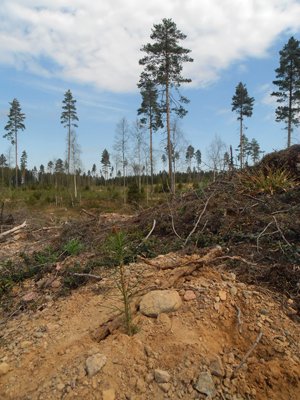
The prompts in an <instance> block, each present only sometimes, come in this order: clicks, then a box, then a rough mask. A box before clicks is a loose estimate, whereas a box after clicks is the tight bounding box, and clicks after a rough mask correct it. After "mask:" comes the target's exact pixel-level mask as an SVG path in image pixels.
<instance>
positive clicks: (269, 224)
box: [256, 221, 273, 251]
mask: <svg viewBox="0 0 300 400" xmlns="http://www.w3.org/2000/svg"><path fill="white" fill-rule="evenodd" d="M272 224H273V221H271V222H269V223H268V225H267V226H265V228H264V229H263V230H262V231H261V232H260V234H259V235H258V236H257V239H256V249H257V251H259V239H260V238H261V237H262V236H263V234H264V233H265V232H266V230H267V229H268V228H269V226H271V225H272Z"/></svg>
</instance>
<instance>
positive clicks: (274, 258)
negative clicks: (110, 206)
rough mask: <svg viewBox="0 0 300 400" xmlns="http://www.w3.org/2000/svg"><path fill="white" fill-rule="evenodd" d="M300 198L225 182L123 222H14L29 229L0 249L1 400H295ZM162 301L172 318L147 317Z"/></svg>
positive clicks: (299, 384) (91, 213) (299, 352)
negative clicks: (129, 328)
mask: <svg viewBox="0 0 300 400" xmlns="http://www.w3.org/2000/svg"><path fill="white" fill-rule="evenodd" d="M299 198H300V187H299V185H297V184H295V185H294V186H293V187H292V188H289V189H288V190H285V191H279V192H278V193H274V194H266V193H252V192H245V191H244V190H242V188H241V186H240V184H239V182H238V181H237V180H234V179H231V180H226V181H220V182H216V183H214V184H211V185H209V186H208V187H207V188H206V189H205V190H201V191H198V192H192V193H188V194H184V195H181V196H178V197H176V198H174V199H173V200H169V201H167V202H166V203H164V204H161V205H159V206H157V207H155V208H152V209H147V210H142V211H139V212H137V213H136V214H134V215H118V214H103V213H101V214H98V213H97V211H96V210H88V211H87V212H86V210H85V211H83V212H82V213H81V215H80V216H77V217H74V215H72V216H71V217H70V215H68V216H66V217H64V218H62V216H60V217H59V218H58V217H55V216H53V214H50V213H49V214H48V215H45V214H42V213H41V214H39V213H38V212H36V213H35V214H34V215H32V214H31V215H26V212H25V211H24V210H19V211H16V212H15V213H14V214H13V219H14V222H13V223H12V227H13V226H17V225H20V224H21V223H22V222H23V221H24V220H25V219H26V220H27V225H26V227H24V228H22V229H20V230H19V231H17V232H14V233H12V234H11V235H8V236H5V237H4V238H2V239H1V237H0V240H1V243H0V246H1V247H0V263H1V264H0V277H1V285H2V286H1V290H2V292H1V295H2V299H1V309H0V312H1V315H0V318H1V320H0V328H1V330H0V346H1V347H0V399H1V400H2V399H3V400H6V399H9V400H29V399H30V400H35V399H45V400H47V399H49V400H50V399H51V400H52V399H54V400H55V399H86V400H90V399H99V400H101V399H103V400H111V399H116V400H123V399H124V400H126V399H127V400H129V399H130V400H134V399H135V400H137V399H149V400H150V399H209V398H211V399H220V400H223V399H228V400H242V399H251V400H254V399H268V400H278V399H282V400H294V399H296V398H299V396H300V330H299V321H300V315H299V309H300V307H299V306H300V296H299V294H300V265H299V255H300V247H299V246H300V206H299ZM120 232H124V233H125V241H126V245H125V246H124V248H123V251H124V261H125V262H126V263H127V265H126V266H125V276H126V280H127V284H128V287H129V288H132V291H131V292H132V293H133V292H134V295H133V298H132V313H133V324H134V327H135V331H136V332H135V334H134V335H133V336H128V335H126V334H125V331H124V326H123V324H120V323H119V322H120V316H119V315H120V308H122V301H121V296H120V293H119V291H118V286H119V276H118V274H117V272H118V266H117V265H118V262H117V261H118V260H117V258H116V253H117V250H118V249H117V248H116V245H115V242H114V237H115V236H116V235H118V234H119V233H120ZM78 274H79V275H78ZM80 274H81V275H80ZM84 274H86V275H84ZM161 291H164V292H165V294H166V295H168V296H170V299H171V302H172V300H174V296H175V299H177V300H176V301H175V303H176V307H175V306H174V304H173V303H172V304H173V306H174V307H173V309H172V307H171V308H169V309H168V310H167V309H166V308H165V309H164V305H163V304H162V301H159V302H158V303H159V304H158V306H159V307H162V308H161V311H159V312H157V315H152V316H151V315H150V316H149V315H147V312H145V310H143V307H142V303H143V302H145V301H146V298H145V297H146V296H147V295H148V294H149V293H152V292H154V298H158V297H159V296H161ZM176 296H178V298H179V300H178V298H177V297H176ZM170 299H169V300H170ZM149 307H150V306H149ZM148 314H149V313H148Z"/></svg>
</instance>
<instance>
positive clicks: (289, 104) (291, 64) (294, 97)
mask: <svg viewBox="0 0 300 400" xmlns="http://www.w3.org/2000/svg"><path fill="white" fill-rule="evenodd" d="M279 54H280V60H279V67H278V68H277V69H276V70H275V72H276V78H277V79H276V80H275V81H273V84H274V85H276V86H278V91H277V92H273V93H272V96H275V97H277V100H276V101H277V103H279V104H280V105H279V106H278V107H277V109H276V121H277V122H281V121H283V122H285V124H286V129H287V132H288V134H287V147H290V145H291V139H292V132H293V126H298V125H299V123H300V42H299V41H298V40H296V39H294V38H293V37H291V38H290V39H289V41H288V43H287V44H286V45H285V46H284V47H283V49H282V50H281V51H280V52H279Z"/></svg>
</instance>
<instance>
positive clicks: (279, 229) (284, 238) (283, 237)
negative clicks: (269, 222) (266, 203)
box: [273, 215, 291, 247]
mask: <svg viewBox="0 0 300 400" xmlns="http://www.w3.org/2000/svg"><path fill="white" fill-rule="evenodd" d="M273 218H274V221H275V224H276V227H277V229H278V232H279V233H280V234H281V237H282V239H283V240H284V241H285V243H286V244H287V245H288V246H289V247H291V243H290V242H288V241H287V239H286V237H285V236H284V234H283V232H282V230H281V228H280V226H279V225H278V222H277V219H276V217H275V215H273Z"/></svg>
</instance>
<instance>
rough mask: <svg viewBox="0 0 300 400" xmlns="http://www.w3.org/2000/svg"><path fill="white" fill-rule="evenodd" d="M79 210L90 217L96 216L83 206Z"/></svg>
mask: <svg viewBox="0 0 300 400" xmlns="http://www.w3.org/2000/svg"><path fill="white" fill-rule="evenodd" d="M81 211H82V212H83V213H84V214H86V215H88V216H90V217H93V218H97V215H95V214H93V213H91V212H90V211H87V210H85V209H84V208H82V209H81Z"/></svg>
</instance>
